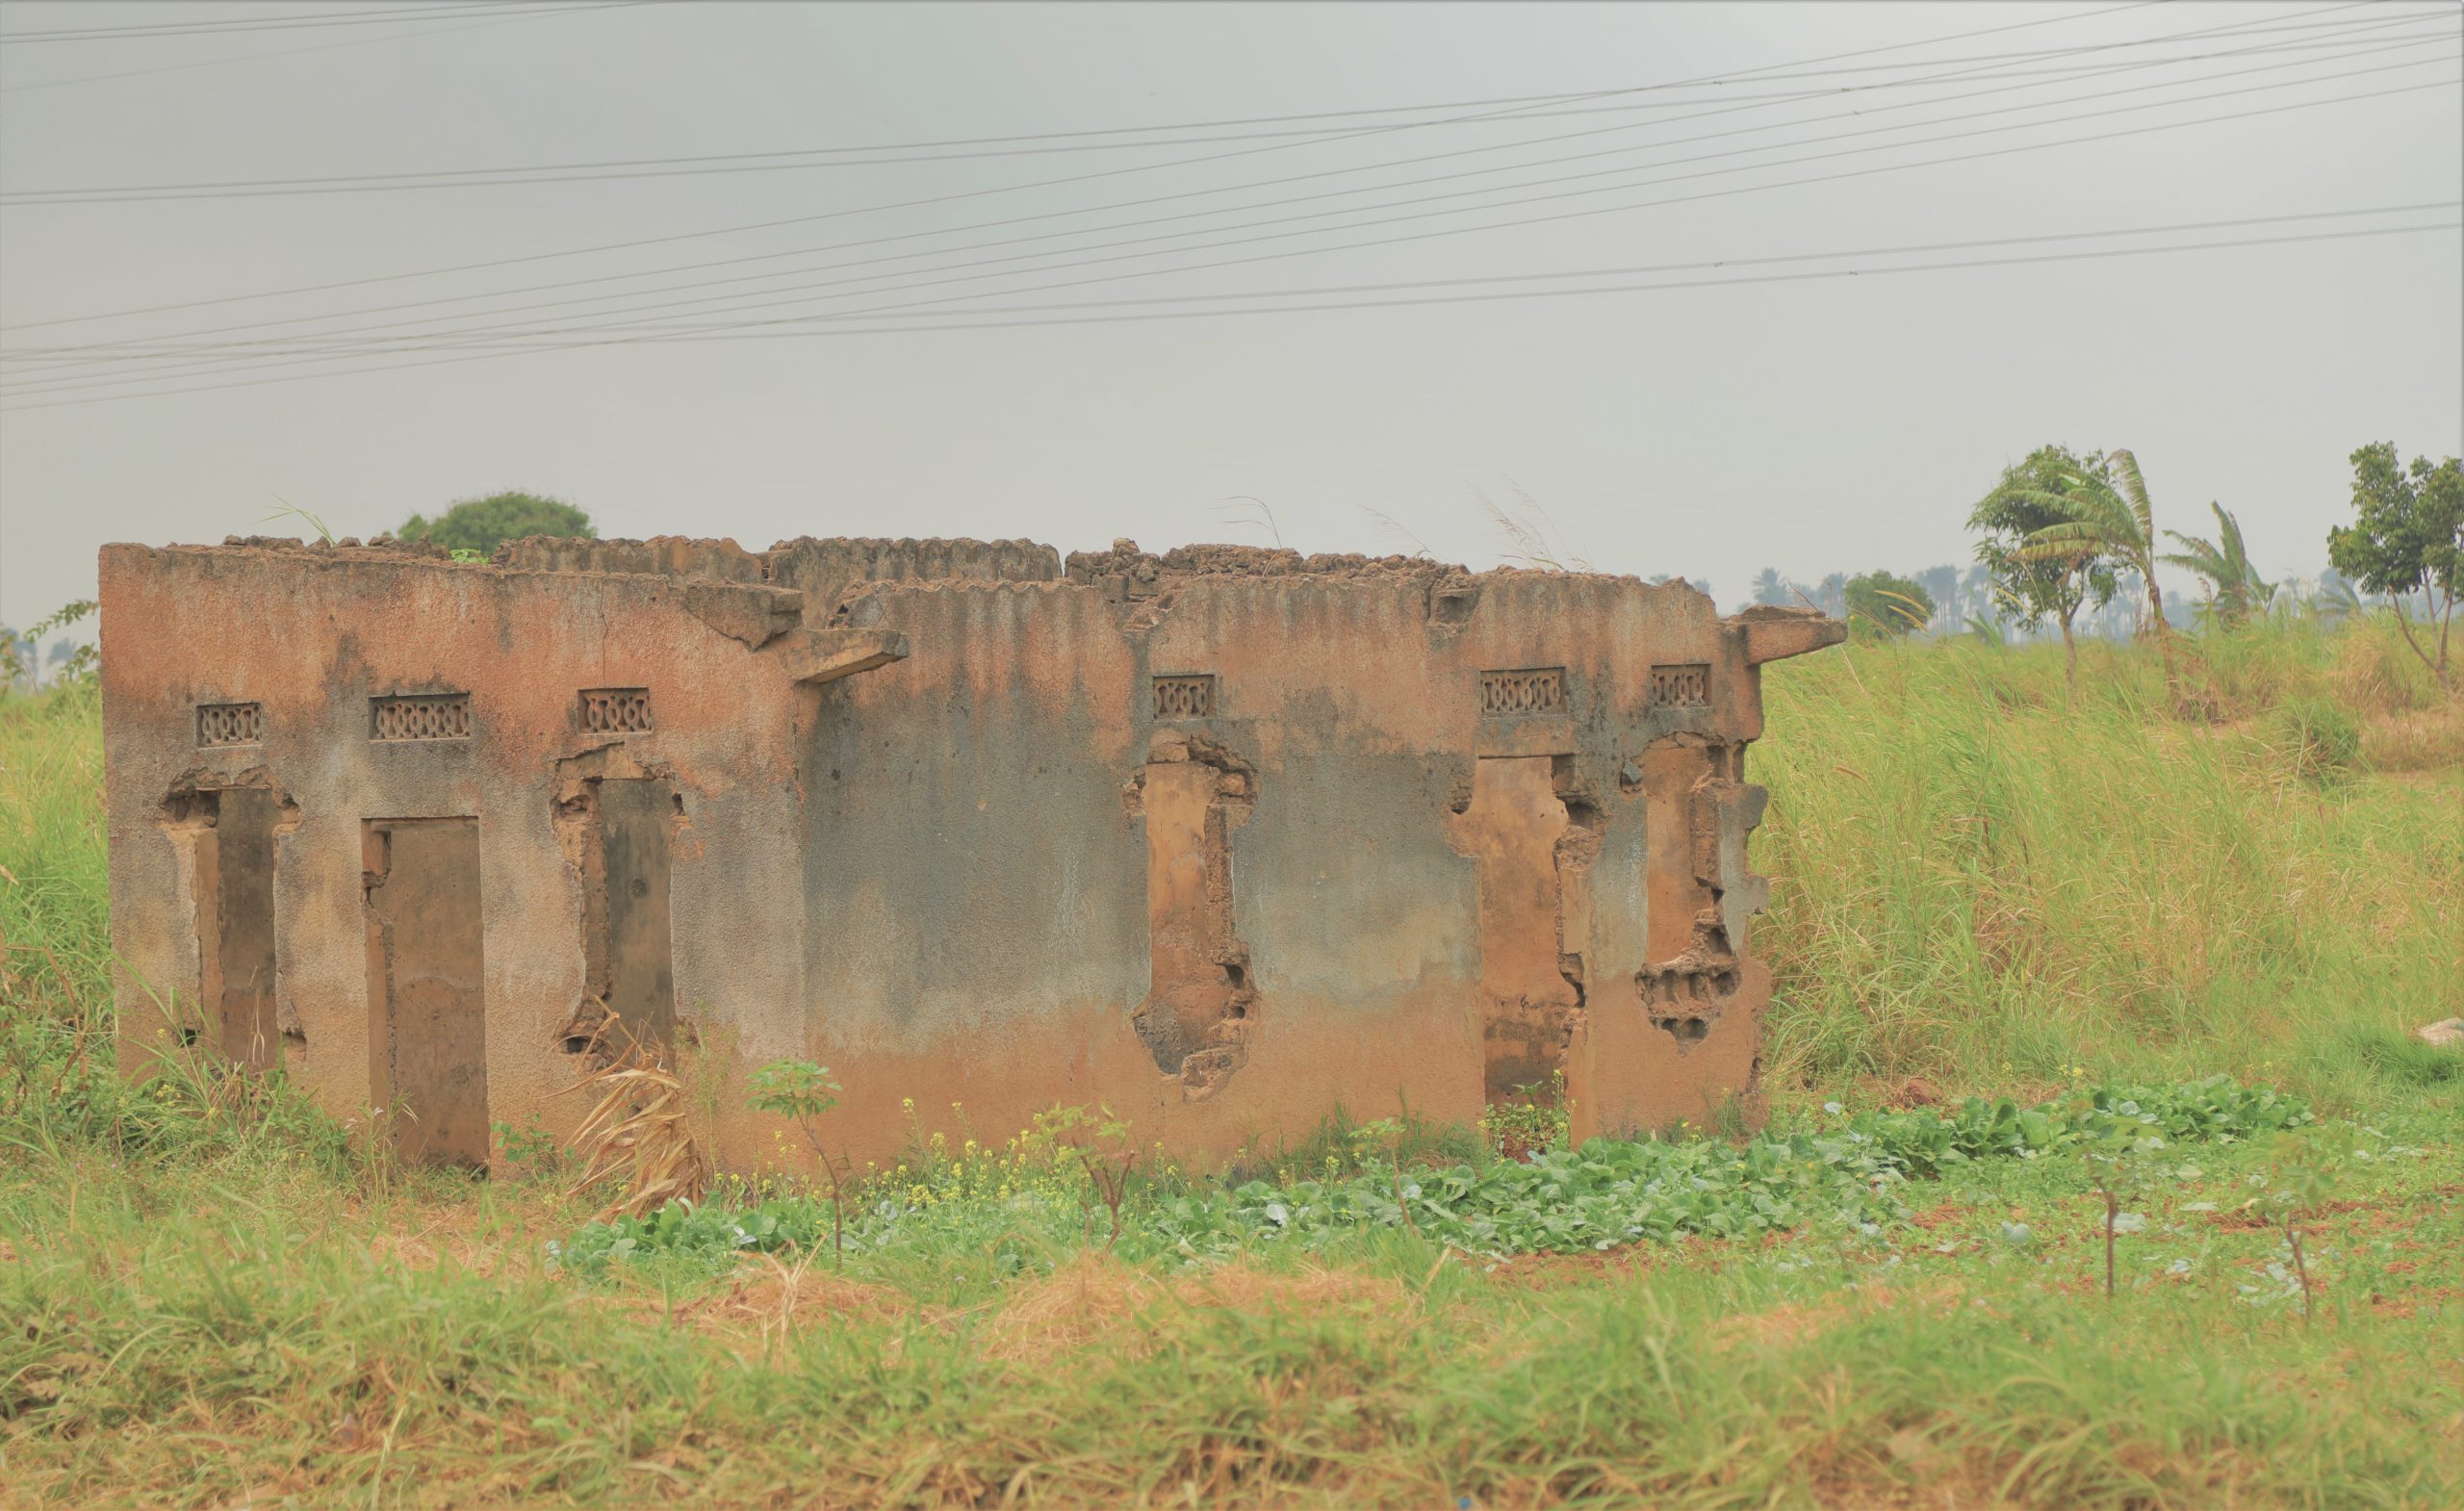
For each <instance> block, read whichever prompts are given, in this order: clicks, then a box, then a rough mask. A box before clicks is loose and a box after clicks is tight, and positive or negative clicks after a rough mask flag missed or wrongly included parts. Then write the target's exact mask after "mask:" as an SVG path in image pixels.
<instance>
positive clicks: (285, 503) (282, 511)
mask: <svg viewBox="0 0 2464 1511" xmlns="http://www.w3.org/2000/svg"><path fill="white" fill-rule="evenodd" d="M274 505H275V506H274V507H273V508H270V509H268V510H267V511H266V512H265V513H264V514H263V515H262V516H261V517H260V520H261V522H269V521H273V520H297V521H298V522H299V523H300V524H302V525H307V526H308V527H309V528H310V529H312V530H315V531H316V532H317V538H318V539H319V540H321V541H323V542H324V543H325V544H326V545H328V546H330V545H332V544H333V543H334V532H333V531H332V530H330V529H328V528H327V527H326V525H325V522H324V520H323V519H322V518H321V517H319V516H317V515H314V514H311V513H309V512H308V511H307V510H306V509H303V508H301V507H300V506H299V505H297V504H295V503H293V502H291V501H289V500H288V499H283V498H282V497H281V496H280V495H276V496H275V498H274Z"/></svg>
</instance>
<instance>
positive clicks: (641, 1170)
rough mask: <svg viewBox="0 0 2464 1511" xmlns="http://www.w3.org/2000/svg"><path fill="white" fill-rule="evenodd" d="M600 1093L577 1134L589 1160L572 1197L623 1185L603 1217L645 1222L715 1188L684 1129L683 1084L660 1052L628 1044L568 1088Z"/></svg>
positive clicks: (578, 1148) (576, 1140) (577, 1141)
mask: <svg viewBox="0 0 2464 1511" xmlns="http://www.w3.org/2000/svg"><path fill="white" fill-rule="evenodd" d="M584 1088H589V1089H592V1090H595V1091H597V1092H598V1093H599V1102H598V1104H597V1105H596V1106H594V1107H592V1108H591V1110H590V1114H589V1115H588V1116H586V1117H584V1118H583V1119H582V1120H581V1126H580V1127H579V1128H577V1129H576V1130H574V1140H573V1147H574V1148H575V1150H576V1151H577V1152H578V1153H579V1154H580V1155H581V1158H582V1171H581V1175H580V1178H579V1179H578V1180H576V1181H575V1182H574V1184H573V1188H572V1190H571V1191H568V1192H567V1194H569V1195H579V1194H580V1193H581V1192H583V1191H589V1190H592V1189H593V1188H595V1187H598V1186H601V1185H603V1184H605V1183H607V1182H609V1181H615V1180H619V1179H621V1180H622V1183H623V1184H622V1186H621V1187H620V1188H619V1190H618V1191H617V1193H616V1195H615V1197H614V1198H613V1199H612V1200H610V1201H609V1202H608V1203H607V1205H606V1206H605V1207H603V1209H601V1212H600V1216H602V1217H603V1218H605V1217H615V1216H642V1215H644V1214H647V1213H651V1212H655V1211H656V1210H658V1209H659V1208H660V1207H662V1206H665V1205H666V1204H667V1203H669V1202H671V1201H694V1200H698V1199H699V1198H700V1197H701V1195H702V1192H703V1191H706V1190H707V1189H708V1187H709V1184H710V1162H709V1161H707V1160H706V1159H704V1158H703V1156H702V1151H701V1148H700V1146H698V1145H697V1144H695V1143H694V1141H693V1134H692V1130H691V1129H690V1128H688V1127H686V1126H685V1103H684V1083H683V1082H681V1081H680V1080H679V1079H677V1076H676V1072H674V1071H673V1070H670V1069H669V1068H668V1067H667V1064H666V1057H665V1056H663V1055H662V1054H661V1053H660V1052H659V1050H658V1048H657V1046H655V1045H650V1044H643V1043H640V1042H638V1041H636V1042H633V1043H631V1044H628V1045H627V1046H626V1047H625V1048H624V1049H622V1050H621V1051H619V1052H618V1053H617V1054H616V1056H615V1057H614V1058H613V1059H611V1060H609V1061H608V1062H607V1063H606V1064H604V1065H603V1066H601V1067H600V1068H599V1069H597V1070H594V1071H592V1072H591V1073H590V1074H589V1075H587V1076H584V1077H583V1078H582V1079H581V1080H580V1081H578V1082H577V1083H575V1084H574V1085H573V1086H572V1087H570V1088H567V1089H569V1090H575V1091H579V1090H582V1089H584Z"/></svg>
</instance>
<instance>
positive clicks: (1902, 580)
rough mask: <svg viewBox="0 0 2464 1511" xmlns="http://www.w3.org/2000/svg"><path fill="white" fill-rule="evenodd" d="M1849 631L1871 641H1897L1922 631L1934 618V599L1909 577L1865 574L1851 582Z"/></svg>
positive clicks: (1848, 600) (1876, 573) (1889, 574)
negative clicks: (1908, 634)
mask: <svg viewBox="0 0 2464 1511" xmlns="http://www.w3.org/2000/svg"><path fill="white" fill-rule="evenodd" d="M1846 598H1847V604H1848V627H1849V629H1850V630H1852V631H1853V632H1855V633H1857V634H1860V635H1865V636H1869V637H1880V638H1884V639H1891V640H1896V639H1898V638H1899V637H1900V636H1901V635H1904V634H1907V633H1908V632H1909V631H1911V630H1912V629H1922V628H1924V627H1925V626H1926V625H1927V624H1928V623H1929V622H1931V621H1932V619H1933V617H1934V599H1933V596H1932V595H1931V594H1929V593H1927V592H1926V591H1925V590H1924V589H1923V588H1921V587H1919V586H1917V585H1916V584H1915V583H1914V582H1912V581H1911V580H1910V579H1909V578H1907V577H1903V576H1896V575H1894V574H1892V573H1888V572H1866V573H1861V574H1859V575H1858V576H1853V577H1850V578H1849V579H1848V584H1847V588H1846Z"/></svg>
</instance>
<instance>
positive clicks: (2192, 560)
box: [2157, 503, 2275, 625]
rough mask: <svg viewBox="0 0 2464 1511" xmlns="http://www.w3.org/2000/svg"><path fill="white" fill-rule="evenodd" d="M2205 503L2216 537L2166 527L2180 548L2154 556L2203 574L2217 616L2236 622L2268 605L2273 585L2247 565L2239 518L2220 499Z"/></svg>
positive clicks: (2228, 621) (2225, 620)
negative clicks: (2210, 515) (2212, 517)
mask: <svg viewBox="0 0 2464 1511" xmlns="http://www.w3.org/2000/svg"><path fill="white" fill-rule="evenodd" d="M2208 507H2209V508H2210V509H2212V510H2214V511H2215V513H2216V525H2217V530H2216V539H2215V540H2213V541H2209V540H2205V539H2203V538H2201V537H2199V536H2196V535H2184V534H2181V533H2180V532H2178V531H2175V530H2167V531H2166V532H2165V533H2166V534H2167V535H2169V536H2171V537H2172V539H2173V540H2174V542H2175V543H2176V544H2178V545H2179V546H2180V547H2181V548H2182V549H2181V550H2180V551H2170V552H2168V553H2167V554H2165V555H2163V556H2160V557H2158V558H2157V559H2158V560H2159V561H2162V562H2165V563H2167V564H2168V565H2169V566H2175V567H2181V568H2184V569H2185V570H2187V571H2190V572H2193V573H2195V574H2197V575H2198V576H2201V577H2203V578H2205V579H2206V581H2207V588H2208V600H2209V602H2211V603H2213V604H2214V605H2215V612H2216V616H2217V618H2218V619H2220V620H2221V621H2222V622H2223V623H2225V624H2228V625H2236V624H2240V623H2241V622H2242V621H2243V620H2245V619H2247V618H2248V617H2249V616H2250V615H2252V614H2254V613H2257V612H2259V611H2260V610H2262V609H2264V608H2266V607H2267V606H2268V603H2269V602H2270V601H2271V600H2272V599H2273V598H2274V597H2275V586H2274V584H2273V583H2271V582H2269V581H2268V580H2267V579H2266V578H2264V577H2262V576H2259V574H2258V569H2257V568H2255V567H2253V566H2251V565H2250V555H2249V552H2248V551H2246V550H2244V549H2243V545H2242V522H2241V521H2239V520H2236V519H2235V518H2233V516H2232V514H2231V513H2229V512H2228V511H2227V510H2226V509H2225V507H2224V506H2223V505H2222V504H2220V503H2211V504H2209V505H2208Z"/></svg>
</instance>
